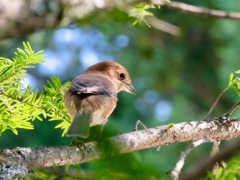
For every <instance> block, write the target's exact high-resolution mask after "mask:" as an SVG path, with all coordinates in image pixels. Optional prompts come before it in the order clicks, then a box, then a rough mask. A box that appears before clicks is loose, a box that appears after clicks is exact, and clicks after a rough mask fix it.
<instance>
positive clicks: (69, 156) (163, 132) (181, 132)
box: [0, 119, 240, 179]
mask: <svg viewBox="0 0 240 180" xmlns="http://www.w3.org/2000/svg"><path fill="white" fill-rule="evenodd" d="M239 135H240V119H235V120H231V121H226V120H225V121H223V120H222V119H213V120H211V121H189V122H183V123H178V124H170V125H165V126H158V127H154V128H149V129H146V130H141V131H134V132H131V133H126V134H122V135H119V136H115V137H111V138H109V139H105V140H102V141H101V142H89V143H86V144H85V147H84V146H82V147H78V146H61V147H38V148H15V149H4V150H2V151H1V152H0V156H1V157H3V160H1V159H0V160H1V167H0V172H1V174H0V179H1V178H2V177H6V176H7V175H8V174H9V173H10V174H11V177H16V176H18V175H25V174H26V173H27V170H29V169H32V168H34V167H35V168H39V167H48V166H53V165H57V166H61V165H66V164H78V163H84V162H88V161H92V160H94V159H99V158H103V157H104V156H113V155H114V154H118V153H129V152H132V151H138V150H142V149H147V148H153V147H158V146H162V145H167V144H173V143H179V142H189V141H195V140H198V139H202V138H206V137H207V138H212V139H216V140H218V141H222V140H228V139H233V138H237V137H239ZM14 170H15V171H14Z"/></svg>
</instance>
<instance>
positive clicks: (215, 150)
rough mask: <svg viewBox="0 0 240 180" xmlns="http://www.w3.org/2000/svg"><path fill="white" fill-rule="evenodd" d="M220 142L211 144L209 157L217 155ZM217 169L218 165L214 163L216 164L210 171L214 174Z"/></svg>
mask: <svg viewBox="0 0 240 180" xmlns="http://www.w3.org/2000/svg"><path fill="white" fill-rule="evenodd" d="M220 142H221V141H214V142H213V147H212V150H211V154H210V157H213V156H215V155H217V153H218V152H219V145H220ZM218 167H219V164H218V162H216V164H214V166H213V170H212V172H213V174H215V173H216V172H217V169H218Z"/></svg>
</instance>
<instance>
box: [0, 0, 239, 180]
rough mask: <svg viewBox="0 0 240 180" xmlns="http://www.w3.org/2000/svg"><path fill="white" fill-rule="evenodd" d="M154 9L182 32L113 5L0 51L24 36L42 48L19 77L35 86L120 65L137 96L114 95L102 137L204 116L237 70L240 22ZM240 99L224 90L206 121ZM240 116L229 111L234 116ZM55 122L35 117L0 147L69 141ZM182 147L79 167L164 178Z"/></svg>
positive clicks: (228, 6)
mask: <svg viewBox="0 0 240 180" xmlns="http://www.w3.org/2000/svg"><path fill="white" fill-rule="evenodd" d="M191 3H193V2H191ZM194 3H195V5H199V6H204V7H208V8H216V9H224V10H231V11H237V10H238V9H239V6H240V4H238V5H236V3H230V2H227V1H221V2H219V1H216V2H214V1H211V2H210V1H201V2H194ZM152 12H153V13H154V15H155V16H156V17H158V18H160V19H162V20H164V21H166V22H169V23H172V24H174V25H176V26H178V27H179V28H180V29H181V34H180V35H179V36H173V35H170V34H168V33H165V32H162V31H160V30H157V29H155V28H153V27H148V26H147V25H146V24H144V23H140V24H137V25H132V23H133V22H134V18H132V17H129V16H128V15H127V14H125V13H124V12H122V11H120V10H118V9H112V10H107V11H100V12H98V13H97V14H94V15H93V14H92V15H89V16H88V17H87V18H86V19H84V20H82V21H81V20H79V22H78V23H77V24H75V25H71V26H68V27H63V28H51V29H44V30H39V31H36V32H35V33H32V34H31V35H28V36H20V37H16V38H11V39H6V40H3V41H1V42H0V56H2V57H6V58H9V59H11V58H12V57H13V56H14V54H13V53H14V52H15V51H16V48H18V47H21V48H22V42H23V41H25V42H26V41H29V42H30V44H31V46H32V47H33V49H35V50H36V51H38V50H44V53H45V54H47V56H46V57H45V62H44V63H43V64H41V65H37V67H36V68H35V69H29V70H28V72H27V75H26V78H25V79H24V83H25V84H26V86H27V85H28V84H30V85H31V86H32V87H33V88H34V89H35V88H38V89H40V90H42V89H43V86H44V85H46V84H47V83H46V82H47V80H48V79H49V78H50V76H52V75H55V76H58V77H60V79H61V81H62V83H64V82H66V81H71V80H72V79H73V78H74V77H75V76H77V75H79V74H80V73H81V72H83V71H84V69H86V68H87V67H89V66H91V65H92V64H95V63H97V62H100V61H103V60H113V61H116V62H118V63H120V64H122V65H123V66H124V67H126V69H127V70H128V71H129V73H130V75H131V77H132V83H133V85H134V87H135V89H136V95H135V96H132V95H130V94H128V93H125V92H121V93H120V94H119V96H118V98H119V101H118V105H117V108H116V109H115V111H114V113H113V114H112V115H111V117H110V118H109V122H108V123H107V125H106V126H105V127H104V130H103V133H104V135H105V136H108V137H110V136H114V135H118V134H121V133H126V132H130V131H132V130H133V128H134V125H135V122H136V121H137V120H141V121H142V122H143V123H144V124H145V125H146V126H147V127H149V128H150V127H154V126H160V125H167V124H169V123H178V122H186V121H190V120H195V121H198V120H203V119H204V117H205V115H206V113H207V112H208V110H209V108H210V107H211V105H212V103H213V102H214V101H215V99H216V97H217V96H218V94H219V93H220V92H221V91H222V90H223V89H224V88H225V87H227V85H228V77H229V75H230V73H232V72H234V71H235V70H238V69H239V62H240V61H239V57H240V51H239V47H240V35H239V29H240V23H239V21H234V20H226V19H215V18H207V17H203V16H195V15H190V14H184V13H180V12H177V11H173V10H169V9H167V8H161V9H153V10H152ZM238 101H239V97H238V96H237V94H235V92H234V91H233V90H229V91H228V92H227V93H226V94H225V95H224V96H223V97H222V99H221V100H220V102H219V103H218V105H217V107H216V109H214V111H213V113H212V114H211V116H210V117H209V118H213V117H215V116H221V115H222V114H223V113H225V112H227V111H228V110H229V109H230V108H231V107H232V106H233V105H235V104H236V103H237V102H238ZM239 115H240V113H238V112H235V113H234V116H236V117H239ZM60 122H61V121H53V122H49V121H48V120H45V121H43V122H40V121H38V120H35V121H34V122H33V124H34V127H35V129H34V130H22V129H19V131H18V133H19V135H17V136H16V135H14V134H13V133H12V132H11V131H9V130H8V131H6V132H4V133H3V134H2V136H1V137H0V147H1V148H14V147H18V146H21V147H37V146H60V145H68V144H69V143H70V141H71V139H69V138H67V137H62V136H61V134H62V131H61V130H60V129H55V128H54V127H55V126H56V125H57V124H58V123H60ZM140 129H141V128H140ZM187 145H189V143H179V144H174V145H168V146H163V147H161V148H160V151H157V149H156V148H152V149H147V150H143V151H139V152H134V153H131V154H127V155H120V156H117V157H113V158H111V159H108V160H106V161H95V162H90V163H85V164H83V165H81V167H82V168H84V169H91V170H93V169H98V170H99V171H97V172H98V173H99V175H106V174H104V173H106V168H105V167H107V169H108V171H109V172H112V174H113V172H115V173H116V172H119V174H118V175H119V177H122V176H123V175H122V174H121V172H122V173H123V174H124V173H126V174H128V175H134V176H135V177H136V178H140V177H141V178H142V179H144V178H145V179H155V178H163V179H165V178H167V175H166V173H167V172H168V171H169V170H170V169H172V168H173V167H174V166H175V163H176V162H177V160H178V157H179V155H180V152H181V151H183V150H184V149H185V148H186V147H187ZM222 146H224V143H223V145H222ZM210 149H211V145H210V144H204V145H201V146H200V147H198V148H197V149H195V150H194V151H193V152H192V153H191V154H190V155H189V156H188V157H187V160H186V166H185V167H184V168H188V167H189V166H190V165H191V164H193V163H194V162H196V161H198V160H199V159H201V157H203V156H206V155H208V154H209V152H210ZM126 164H127V165H128V166H126ZM104 168H105V169H104ZM110 169H111V170H110ZM136 174H137V175H136ZM110 175H111V173H110ZM110 175H109V176H110ZM115 175H116V174H115ZM123 178H124V176H123Z"/></svg>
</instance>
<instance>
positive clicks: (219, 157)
mask: <svg viewBox="0 0 240 180" xmlns="http://www.w3.org/2000/svg"><path fill="white" fill-rule="evenodd" d="M239 148H240V140H237V141H236V142H234V143H231V144H229V145H228V146H226V147H225V148H223V149H222V150H221V151H220V152H219V153H218V154H216V155H215V156H213V157H212V158H208V157H206V158H204V160H203V161H201V162H198V163H196V164H195V165H193V166H192V168H190V169H189V170H188V171H187V172H186V173H184V174H183V176H182V177H181V179H184V180H192V179H199V178H200V177H202V176H204V175H206V173H207V171H209V170H210V169H211V168H212V167H213V165H214V164H215V163H216V162H221V161H226V160H228V159H229V158H231V157H233V156H234V155H235V153H236V152H238V151H239Z"/></svg>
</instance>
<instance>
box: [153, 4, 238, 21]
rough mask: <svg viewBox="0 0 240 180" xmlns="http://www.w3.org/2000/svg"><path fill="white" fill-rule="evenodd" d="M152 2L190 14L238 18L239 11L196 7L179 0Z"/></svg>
mask: <svg viewBox="0 0 240 180" xmlns="http://www.w3.org/2000/svg"><path fill="white" fill-rule="evenodd" d="M152 3H153V4H155V5H160V6H162V7H163V6H165V7H168V8H170V9H173V10H177V11H181V12H185V13H191V14H198V15H204V16H210V17H215V18H225V19H235V20H240V13H237V12H226V11H221V10H215V9H208V8H203V7H197V6H193V5H189V4H185V3H181V2H175V1H171V3H168V2H165V1H162V0H152Z"/></svg>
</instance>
